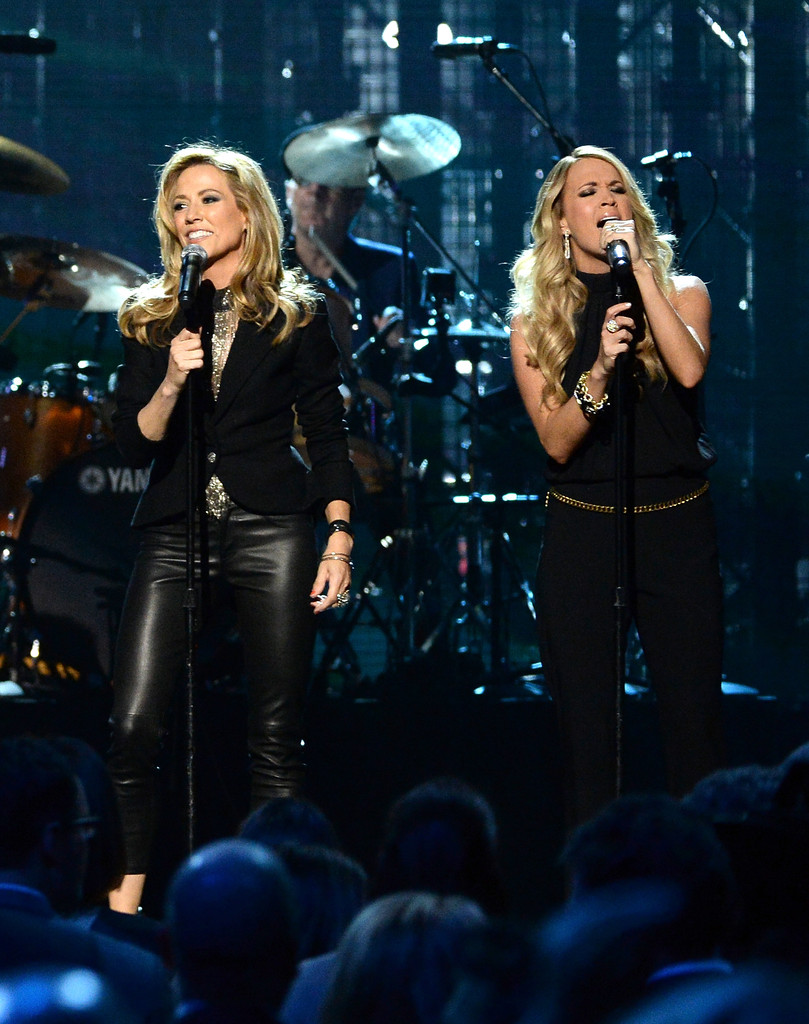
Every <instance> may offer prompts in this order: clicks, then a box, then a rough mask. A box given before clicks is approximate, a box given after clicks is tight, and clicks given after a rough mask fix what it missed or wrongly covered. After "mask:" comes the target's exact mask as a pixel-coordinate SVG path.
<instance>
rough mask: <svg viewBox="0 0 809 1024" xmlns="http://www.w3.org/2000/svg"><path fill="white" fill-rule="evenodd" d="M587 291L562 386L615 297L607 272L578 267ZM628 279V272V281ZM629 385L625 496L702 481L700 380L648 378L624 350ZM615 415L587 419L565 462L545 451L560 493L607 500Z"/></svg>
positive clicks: (666, 493)
mask: <svg viewBox="0 0 809 1024" xmlns="http://www.w3.org/2000/svg"><path fill="white" fill-rule="evenodd" d="M578 276H579V279H580V280H581V282H582V283H583V284H584V285H586V287H587V289H588V292H589V297H588V299H587V303H586V305H585V307H584V309H583V310H582V311H581V312H580V314H579V315H578V318H577V323H576V347H575V348H574V350H573V352H572V353H571V356H570V359H569V360H568V362H567V364H566V366H565V372H564V375H563V378H562V386H563V388H564V389H565V392H566V393H567V394H568V395H572V394H573V390H574V388H575V387H576V382H577V381H578V379H579V377H580V376H581V374H582V373H584V371H585V370H589V369H590V368H591V367H592V365H593V363H594V362H595V360H596V356H597V355H598V348H599V343H600V338H601V328H602V326H603V324H604V319H605V316H606V311H607V309H608V307H609V306H612V305H614V303H615V298H614V291H613V282H612V275H611V274H609V273H607V274H584V273H579V275H578ZM632 284H633V285H634V280H633V281H632ZM630 299H631V300H632V301H633V309H632V311H631V312H632V315H633V317H634V319H635V322H636V323H640V322H641V319H642V318H641V310H642V303H641V299H640V294H639V292H638V291H637V287H636V286H635V287H634V289H633V290H631V291H629V293H628V294H627V301H629V300H630ZM625 369H626V373H625V378H626V381H627V392H626V397H625V400H624V401H625V407H626V411H627V477H628V480H629V483H630V487H631V491H629V492H628V493H627V498H628V500H630V501H631V502H632V503H633V504H635V505H642V504H649V503H652V502H658V501H669V500H671V499H673V498H678V497H682V496H683V495H685V494H688V493H690V492H691V491H693V490H695V489H696V488H697V487H699V486H700V484H701V483H702V482H703V480H704V478H705V473H706V471H707V469H708V468H709V467H710V466H711V465H713V463H714V462H715V461H716V454H715V452H714V450H713V448H712V446H711V443H710V441H709V440H708V437H707V435H706V434H705V431H704V429H703V427H702V425H701V423H700V418H699V388H684V387H683V386H682V385H681V384H679V383H677V381H675V380H674V379H673V378H672V377H671V376H669V378H668V380H667V381H665V382H661V381H656V382H654V383H652V382H650V381H649V379H648V377H647V376H646V374H645V371H644V368H643V365H642V364H641V363H640V362H639V361H638V360H636V359H634V357H632V356H630V357H629V362H628V363H627V366H626V368H625ZM614 428H615V417H614V414H613V408H612V406H609V407H608V408H607V409H606V410H605V411H604V412H602V413H601V414H599V415H598V417H597V418H596V419H595V420H594V421H593V426H592V428H591V429H590V431H589V433H588V435H587V437H586V438H585V439H584V441H583V443H582V444H581V446H580V447H579V448H578V449H577V450H576V452H575V453H574V454H573V455H572V456H571V457H570V459H569V460H568V462H567V463H565V464H564V465H563V464H561V463H559V462H556V461H555V460H553V459H550V458H549V459H548V462H547V466H546V470H545V477H546V479H547V481H548V483H549V484H550V485H551V486H552V487H554V488H556V489H557V490H558V491H559V492H561V493H562V494H565V495H567V496H569V497H571V498H576V499H578V500H580V501H586V502H593V503H595V504H600V505H612V504H613V503H614V500H615V448H614V443H613V439H614Z"/></svg>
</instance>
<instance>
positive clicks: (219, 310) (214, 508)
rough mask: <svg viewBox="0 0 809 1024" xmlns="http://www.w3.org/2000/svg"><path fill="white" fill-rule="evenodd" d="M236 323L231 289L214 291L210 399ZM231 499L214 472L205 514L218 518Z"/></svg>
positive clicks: (218, 383)
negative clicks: (221, 291) (215, 292)
mask: <svg viewBox="0 0 809 1024" xmlns="http://www.w3.org/2000/svg"><path fill="white" fill-rule="evenodd" d="M238 326H239V316H238V314H237V312H236V310H235V309H233V308H232V304H231V292H230V289H229V288H227V289H225V291H224V292H223V293H221V297H220V293H217V295H216V297H215V299H214V317H213V337H212V338H211V361H212V364H213V365H212V369H211V390H212V391H213V397H214V401H216V399H217V398H218V397H219V389H220V387H221V385H222V371H223V370H224V368H225V363H226V362H227V358H228V355H229V353H230V350H231V347H232V345H233V339H234V338H235V337H236V328H237V327H238ZM233 505H234V502H233V501H232V499H231V498H230V496H229V495H228V493H227V491H226V490H225V488H224V485H223V484H222V481H221V480H220V479H219V477H218V476H217V475H216V473H214V475H213V476H212V477H211V479H210V480H209V481H208V486H207V487H206V488H205V508H206V511H207V512H208V515H209V516H214V517H215V518H216V519H221V518H222V516H223V515H224V514H225V513H226V512H227V510H228V509H229V508H232V507H233Z"/></svg>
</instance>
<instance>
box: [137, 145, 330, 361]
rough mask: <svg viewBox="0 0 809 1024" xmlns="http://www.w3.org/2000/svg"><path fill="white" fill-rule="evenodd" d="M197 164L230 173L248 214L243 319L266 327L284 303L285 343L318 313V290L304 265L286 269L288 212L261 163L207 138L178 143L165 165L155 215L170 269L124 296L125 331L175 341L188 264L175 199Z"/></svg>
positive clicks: (240, 299)
mask: <svg viewBox="0 0 809 1024" xmlns="http://www.w3.org/2000/svg"><path fill="white" fill-rule="evenodd" d="M196 164H209V165H210V166H211V167H216V168H218V170H220V171H221V172H222V173H223V174H224V175H226V177H227V179H228V183H229V185H230V188H231V190H232V192H233V195H234V198H235V200H236V205H237V206H238V208H239V209H240V210H241V211H242V213H244V214H245V215H246V218H247V228H246V234H245V241H244V247H243V250H242V254H241V259H240V260H239V265H238V267H237V268H236V272H235V273H234V275H233V280H232V281H231V283H230V290H231V293H232V296H233V305H234V307H235V309H236V311H237V313H238V315H239V319H240V320H250V321H252V322H254V323H257V324H258V325H259V326H260V327H266V326H267V324H269V322H270V321H271V320H272V319H273V317H274V316H275V315H276V313H277V312H278V311H279V310H281V312H282V313H283V314H284V322H283V325H282V326H281V329H280V330H279V332H278V334H277V335H276V336H275V337H274V339H273V344H280V343H281V342H282V341H284V340H285V339H286V338H288V337H289V335H290V334H291V333H292V332H293V331H294V330H295V329H296V328H297V327H300V326H303V325H304V324H306V323H308V322H309V321H310V320H311V319H312V317H313V316H314V312H315V308H316V305H317V293H316V292H315V290H314V289H313V288H312V287H311V285H309V283H308V282H306V281H305V280H304V279H303V277H302V275H301V274H300V273H299V272H297V271H292V270H285V269H284V266H283V264H282V262H281V239H282V237H283V228H282V222H281V215H280V213H279V212H278V204H277V203H276V201H275V197H274V196H273V194H272V191H271V190H270V186H269V184H268V183H267V179H266V177H265V176H264V172H263V171H262V169H261V167H260V166H259V165H258V163H256V161H255V160H253V159H252V158H251V157H249V156H246V155H245V154H244V153H240V152H238V151H237V150H234V149H225V148H222V147H218V146H213V145H209V144H207V143H198V144H195V145H191V146H184V147H182V148H180V149H178V150H176V151H175V152H174V153H173V154H172V156H171V157H170V158H169V160H168V161H167V162H166V163H165V164H164V165H163V167H161V168H160V170H159V171H158V187H157V196H156V197H155V202H154V208H153V211H152V218H153V221H154V225H155V228H156V230H157V237H158V239H159V241H160V255H161V258H162V262H163V267H164V271H163V274H162V275H160V276H158V277H153V278H152V279H150V280H149V281H147V282H146V283H145V284H143V285H141V286H140V288H138V289H137V291H135V292H133V293H132V295H130V296H129V297H128V298H127V299H126V300H125V301H124V303H123V305H122V306H121V309H120V311H119V313H118V323H119V325H120V328H121V333H122V334H124V335H125V336H126V337H130V338H136V339H137V340H138V341H140V342H141V344H144V345H148V344H154V345H166V344H169V341H170V339H169V326H170V324H171V322H172V321H173V320H174V318H175V316H176V315H177V312H178V310H179V308H180V306H179V301H178V298H177V295H178V290H179V283H180V271H181V263H182V242H181V241H180V239H179V238H178V236H177V229H176V228H175V226H174V213H173V209H172V203H173V198H174V193H175V191H176V186H177V179H178V178H179V176H180V175H181V174H182V173H183V171H185V170H187V169H188V168H189V167H193V166H195V165H196Z"/></svg>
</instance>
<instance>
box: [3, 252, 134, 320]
mask: <svg viewBox="0 0 809 1024" xmlns="http://www.w3.org/2000/svg"><path fill="white" fill-rule="evenodd" d="M147 276H148V275H147V274H146V271H145V270H141V268H140V267H136V266H135V264H134V263H129V262H127V260H122V259H119V257H117V256H111V255H110V254H109V253H106V252H98V251H96V250H95V249H83V248H82V247H81V246H79V245H76V243H75V242H67V243H65V242H57V241H56V240H55V239H48V238H30V237H28V236H25V235H0V295H5V296H7V297H8V298H11V299H19V300H20V301H22V302H30V303H39V304H41V305H43V306H53V307H55V308H57V309H75V310H83V311H84V312H86V313H113V312H116V311H117V310H118V309H119V307H120V305H121V303H122V302H123V301H124V299H125V298H126V296H127V295H128V294H129V293H130V292H131V291H132V290H133V289H134V288H137V286H138V285H139V284H143V282H144V281H145V280H146V278H147Z"/></svg>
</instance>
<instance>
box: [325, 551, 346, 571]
mask: <svg viewBox="0 0 809 1024" xmlns="http://www.w3.org/2000/svg"><path fill="white" fill-rule="evenodd" d="M327 559H332V560H334V561H335V562H345V564H346V565H347V566H348V568H349V569H353V568H354V563H353V562H352V561H351V559H350V558H349V557H348V555H344V554H343V553H342V551H324V552H323V554H322V555H321V556H320V561H321V562H325V561H326V560H327Z"/></svg>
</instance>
